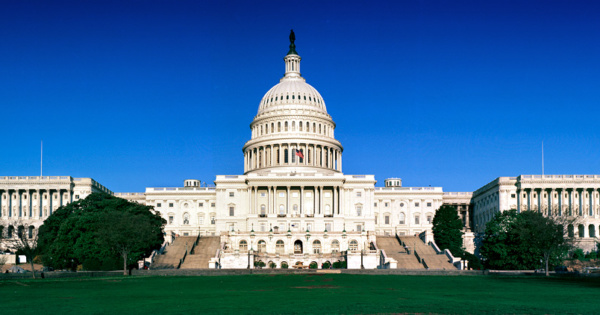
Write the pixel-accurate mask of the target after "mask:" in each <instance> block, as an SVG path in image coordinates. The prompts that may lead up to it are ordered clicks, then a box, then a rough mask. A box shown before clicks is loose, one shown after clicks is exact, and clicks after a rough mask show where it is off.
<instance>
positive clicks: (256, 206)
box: [254, 186, 258, 213]
mask: <svg viewBox="0 0 600 315" xmlns="http://www.w3.org/2000/svg"><path fill="white" fill-rule="evenodd" d="M256 209H258V186H254V213H256Z"/></svg>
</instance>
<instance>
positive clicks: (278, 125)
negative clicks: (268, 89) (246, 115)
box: [251, 120, 335, 139]
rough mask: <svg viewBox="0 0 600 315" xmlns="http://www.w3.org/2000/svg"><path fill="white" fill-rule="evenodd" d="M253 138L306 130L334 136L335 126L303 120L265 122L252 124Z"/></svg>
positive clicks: (306, 131) (310, 132) (311, 132)
mask: <svg viewBox="0 0 600 315" xmlns="http://www.w3.org/2000/svg"><path fill="white" fill-rule="evenodd" d="M251 130H252V139H256V138H257V137H260V136H263V135H269V134H278V133H289V132H304V133H309V134H316V135H321V136H326V137H331V138H334V137H335V134H334V130H335V129H334V127H333V126H332V125H330V124H327V123H316V122H313V123H310V122H309V121H302V120H284V121H277V122H265V123H260V124H258V123H257V124H254V125H253V126H252V129H251Z"/></svg>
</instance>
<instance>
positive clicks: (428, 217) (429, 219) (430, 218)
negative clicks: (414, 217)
mask: <svg viewBox="0 0 600 315" xmlns="http://www.w3.org/2000/svg"><path fill="white" fill-rule="evenodd" d="M432 219H433V218H432V217H431V216H430V215H428V216H427V224H431V220H432Z"/></svg>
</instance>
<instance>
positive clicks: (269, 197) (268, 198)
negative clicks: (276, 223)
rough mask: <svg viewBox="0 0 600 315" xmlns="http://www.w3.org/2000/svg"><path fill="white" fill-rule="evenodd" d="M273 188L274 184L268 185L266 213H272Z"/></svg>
mask: <svg viewBox="0 0 600 315" xmlns="http://www.w3.org/2000/svg"><path fill="white" fill-rule="evenodd" d="M272 188H273V186H267V209H265V214H267V213H271V189H272ZM261 214H262V213H261Z"/></svg>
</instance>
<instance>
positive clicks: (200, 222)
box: [198, 217, 204, 225]
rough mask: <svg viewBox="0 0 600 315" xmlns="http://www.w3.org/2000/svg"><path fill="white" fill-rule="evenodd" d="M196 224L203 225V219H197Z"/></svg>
mask: <svg viewBox="0 0 600 315" xmlns="http://www.w3.org/2000/svg"><path fill="white" fill-rule="evenodd" d="M198 224H199V225H202V224H204V217H198Z"/></svg>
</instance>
